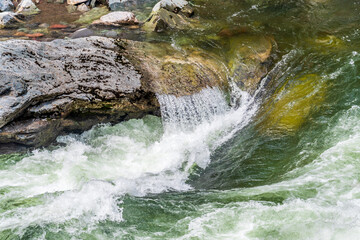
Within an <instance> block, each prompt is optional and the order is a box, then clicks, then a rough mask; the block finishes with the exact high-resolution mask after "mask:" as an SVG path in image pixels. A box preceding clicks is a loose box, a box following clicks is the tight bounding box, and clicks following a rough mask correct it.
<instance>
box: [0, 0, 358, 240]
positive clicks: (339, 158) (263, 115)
mask: <svg viewBox="0 0 360 240" xmlns="http://www.w3.org/2000/svg"><path fill="white" fill-rule="evenodd" d="M310 2H311V3H310ZM196 4H197V5H196V9H197V10H198V12H200V13H199V15H200V16H199V17H200V18H201V19H203V20H204V21H206V24H204V26H205V27H204V29H202V30H196V31H195V30H194V31H191V32H192V33H193V35H192V37H191V38H190V39H186V38H185V36H186V35H188V34H189V32H175V33H172V34H170V35H164V36H161V38H163V40H164V41H167V40H169V41H172V42H174V43H175V44H177V45H178V46H182V45H184V44H194V45H196V46H200V47H202V48H204V49H206V50H208V51H213V52H215V53H217V54H219V55H220V56H224V57H226V54H227V51H228V49H226V46H225V47H224V45H221V44H222V43H223V42H222V41H223V39H219V38H217V37H216V36H217V35H216V33H217V32H219V31H221V29H223V28H230V29H236V28H237V27H246V28H247V29H248V30H247V31H248V32H251V34H262V35H268V36H269V35H271V36H273V38H274V39H275V41H276V43H277V49H276V50H275V53H274V56H273V58H274V64H273V67H274V69H275V70H276V71H273V72H272V73H271V74H269V77H271V81H269V83H268V85H267V86H265V89H266V91H267V92H269V93H271V94H265V95H263V97H262V99H261V100H262V101H259V102H256V104H255V105H254V104H252V105H251V104H249V103H248V102H246V101H245V100H249V98H251V97H249V96H247V98H244V99H243V101H242V105H241V106H240V107H239V108H237V109H227V110H226V113H223V114H221V115H218V116H215V117H214V118H212V119H211V120H209V121H205V120H204V122H203V123H201V124H200V125H197V126H194V128H193V129H192V130H191V131H185V130H181V129H177V128H174V127H172V128H169V127H166V126H164V123H162V121H161V119H160V118H158V117H154V116H147V117H145V118H143V119H138V120H130V121H128V122H124V123H120V124H118V125H115V126H110V125H100V126H96V127H95V128H93V129H92V130H90V131H88V132H85V133H83V134H82V135H69V136H64V137H60V138H59V139H58V141H59V142H61V143H62V144H61V145H60V146H57V147H53V148H51V149H38V150H36V151H34V152H31V153H28V154H23V155H21V154H13V155H2V156H0V239H359V236H360V74H359V70H360V68H359V64H360V53H359V51H360V49H359V48H360V21H359V20H360V15H359V12H360V1H340V0H328V1H321V2H320V1H318V2H316V1H310V0H309V1H289V0H288V1H285V0H283V1H280V0H278V1H265V0H263V1H261V0H258V1H257V0H247V1H245V0H244V1H227V0H224V1H214V0H213V1H205V0H203V1H200V0H198V1H196ZM244 34H247V33H244ZM152 37H153V36H149V38H152ZM156 38H159V36H156ZM220 46H222V47H220ZM242 94H245V93H242ZM209 101H211V99H209ZM224 101H225V100H224ZM250 102H251V101H250ZM165 125H166V124H165Z"/></svg>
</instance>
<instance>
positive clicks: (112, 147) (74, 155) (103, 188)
mask: <svg viewBox="0 0 360 240" xmlns="http://www.w3.org/2000/svg"><path fill="white" fill-rule="evenodd" d="M243 93H244V94H245V92H243ZM237 94H240V95H241V90H238V91H237ZM243 97H244V98H250V96H248V95H247V94H245V95H244V96H243ZM158 99H159V102H160V104H161V112H162V116H163V122H164V124H165V128H164V130H163V129H162V124H161V122H160V120H159V119H158V118H157V117H152V116H149V117H146V118H144V119H142V120H130V121H128V122H125V123H120V124H118V125H115V126H110V125H100V126H98V127H95V128H93V129H92V130H90V131H88V132H85V133H83V134H82V135H80V136H77V135H69V136H65V137H59V139H58V141H59V142H61V143H63V144H65V147H60V148H58V149H56V150H53V151H50V150H41V151H39V150H37V151H35V152H33V153H32V154H31V155H30V156H28V157H25V158H24V159H22V160H21V161H19V162H17V163H16V164H15V165H13V166H10V167H8V168H5V169H1V170H0V189H1V188H5V189H9V187H11V189H12V190H11V191H10V193H9V194H5V195H3V196H1V197H0V201H6V202H9V201H29V202H30V203H29V205H28V206H26V207H22V208H13V209H11V210H7V211H2V212H0V219H1V220H2V221H0V232H1V231H4V230H6V229H13V230H14V231H16V232H17V233H18V234H23V231H24V230H25V229H27V228H28V227H30V226H31V225H32V224H40V225H43V224H47V223H56V224H66V222H67V221H72V219H80V221H79V222H77V223H76V224H75V225H77V224H80V225H79V226H78V227H84V225H83V224H85V223H86V225H88V226H92V227H90V228H93V227H95V226H96V224H98V223H99V221H104V220H111V221H116V222H122V221H123V217H122V201H121V200H119V198H120V199H121V198H122V196H123V195H124V194H131V195H133V196H145V195H146V194H157V193H161V192H165V191H170V190H176V191H187V190H190V189H191V186H190V185H188V184H187V183H186V181H187V179H188V177H189V175H190V173H191V171H192V169H193V168H194V167H200V168H205V167H206V166H207V165H208V163H209V162H210V155H211V152H212V151H213V150H214V149H216V147H218V146H219V145H220V144H221V143H222V142H223V141H226V139H228V138H229V137H230V134H232V131H231V130H233V129H234V126H235V125H237V126H240V125H241V126H245V125H246V124H247V122H248V121H249V119H250V117H251V113H249V112H247V114H244V113H245V112H246V111H248V106H247V105H246V104H248V103H249V101H242V102H243V106H241V107H240V108H239V109H230V107H229V105H228V103H227V102H226V100H225V96H224V94H223V93H222V92H221V91H220V90H219V89H217V88H206V89H204V90H202V91H201V92H199V93H197V94H195V95H192V96H183V97H175V96H171V95H158ZM244 100H245V99H244ZM254 112H255V111H253V113H254ZM189 130H191V131H189Z"/></svg>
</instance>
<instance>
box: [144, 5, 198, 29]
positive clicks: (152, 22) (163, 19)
mask: <svg viewBox="0 0 360 240" xmlns="http://www.w3.org/2000/svg"><path fill="white" fill-rule="evenodd" d="M189 28H192V24H191V22H190V21H189V19H188V18H187V17H186V16H185V15H184V14H181V13H179V14H176V13H173V12H170V11H167V10H166V9H163V8H161V9H160V10H159V11H157V12H156V13H152V15H151V16H150V18H149V19H148V21H146V23H145V24H144V30H146V31H150V32H164V31H166V30H168V29H179V30H183V29H189Z"/></svg>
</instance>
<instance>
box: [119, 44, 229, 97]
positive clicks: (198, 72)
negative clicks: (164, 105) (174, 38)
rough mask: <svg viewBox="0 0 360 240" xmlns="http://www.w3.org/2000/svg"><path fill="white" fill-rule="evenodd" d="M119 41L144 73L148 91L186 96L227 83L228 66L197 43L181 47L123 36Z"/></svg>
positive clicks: (144, 84) (133, 62)
mask: <svg viewBox="0 0 360 240" xmlns="http://www.w3.org/2000/svg"><path fill="white" fill-rule="evenodd" d="M119 45H120V46H121V48H123V49H124V54H125V56H126V57H127V58H128V59H129V60H130V62H131V63H132V64H133V65H134V66H135V67H136V68H137V69H138V70H139V72H141V73H142V74H143V78H142V86H143V87H144V89H145V90H146V91H150V92H155V93H157V94H173V95H176V96H183V95H191V94H194V93H197V92H200V91H201V90H202V89H203V88H205V87H207V86H220V87H224V88H226V87H227V75H226V73H227V71H226V66H225V65H224V64H222V61H221V59H219V57H218V56H217V55H215V54H212V53H209V52H205V51H204V50H202V49H199V48H196V47H187V48H186V47H184V48H182V49H181V50H178V49H175V48H173V47H172V46H171V44H169V43H145V42H134V41H125V40H122V41H119Z"/></svg>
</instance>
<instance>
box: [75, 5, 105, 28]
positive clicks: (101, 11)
mask: <svg viewBox="0 0 360 240" xmlns="http://www.w3.org/2000/svg"><path fill="white" fill-rule="evenodd" d="M108 13H109V9H108V8H107V7H96V8H93V9H91V10H90V11H88V12H85V13H83V14H82V15H81V16H80V18H79V19H78V20H77V21H76V22H75V23H79V24H91V23H92V22H93V21H95V20H97V19H99V18H100V17H102V16H104V15H106V14H108Z"/></svg>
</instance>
